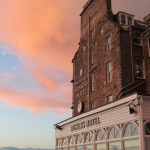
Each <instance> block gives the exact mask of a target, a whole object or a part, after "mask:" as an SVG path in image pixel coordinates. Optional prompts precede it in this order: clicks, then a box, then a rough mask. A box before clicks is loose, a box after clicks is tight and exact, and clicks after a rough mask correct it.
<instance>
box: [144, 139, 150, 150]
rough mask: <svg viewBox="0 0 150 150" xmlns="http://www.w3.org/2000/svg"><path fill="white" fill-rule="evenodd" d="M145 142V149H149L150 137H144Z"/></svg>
mask: <svg viewBox="0 0 150 150" xmlns="http://www.w3.org/2000/svg"><path fill="white" fill-rule="evenodd" d="M145 142H146V144H145V145H146V150H150V139H146V140H145Z"/></svg>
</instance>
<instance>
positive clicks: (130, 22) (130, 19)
mask: <svg viewBox="0 0 150 150" xmlns="http://www.w3.org/2000/svg"><path fill="white" fill-rule="evenodd" d="M128 25H132V17H130V16H128Z"/></svg>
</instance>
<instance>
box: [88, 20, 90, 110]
mask: <svg viewBox="0 0 150 150" xmlns="http://www.w3.org/2000/svg"><path fill="white" fill-rule="evenodd" d="M88 110H90V17H89V20H88Z"/></svg>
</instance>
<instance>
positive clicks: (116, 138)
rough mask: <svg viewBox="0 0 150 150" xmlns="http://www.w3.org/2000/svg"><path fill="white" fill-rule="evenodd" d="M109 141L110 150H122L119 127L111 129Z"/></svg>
mask: <svg viewBox="0 0 150 150" xmlns="http://www.w3.org/2000/svg"><path fill="white" fill-rule="evenodd" d="M108 139H109V150H121V141H120V129H119V128H118V127H117V126H113V127H112V128H110V130H109V136H108ZM112 140H113V141H112Z"/></svg>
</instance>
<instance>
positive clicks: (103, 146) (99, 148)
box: [96, 143, 106, 150]
mask: <svg viewBox="0 0 150 150" xmlns="http://www.w3.org/2000/svg"><path fill="white" fill-rule="evenodd" d="M96 147H97V150H106V143H99V144H97V145H96Z"/></svg>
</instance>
